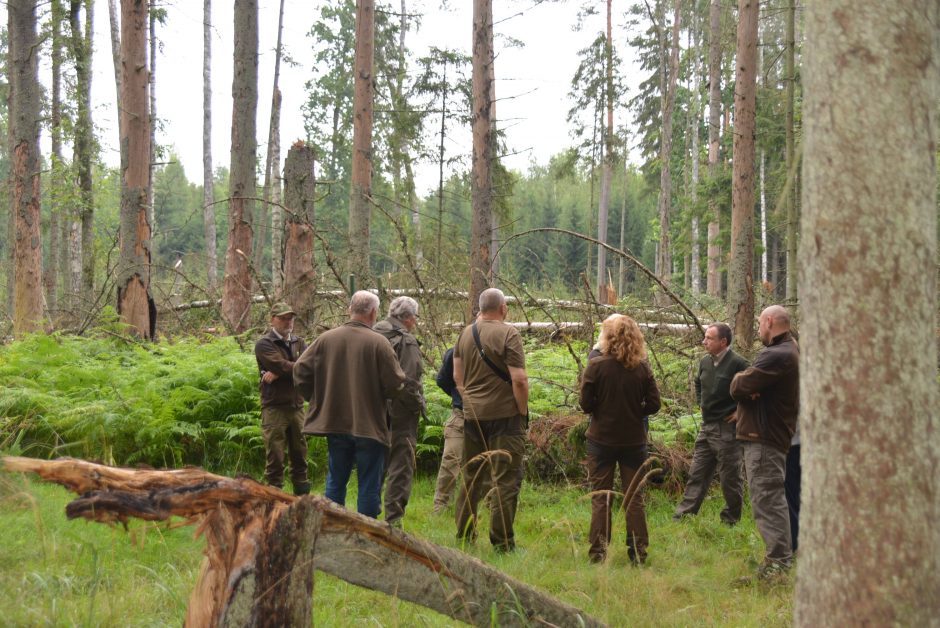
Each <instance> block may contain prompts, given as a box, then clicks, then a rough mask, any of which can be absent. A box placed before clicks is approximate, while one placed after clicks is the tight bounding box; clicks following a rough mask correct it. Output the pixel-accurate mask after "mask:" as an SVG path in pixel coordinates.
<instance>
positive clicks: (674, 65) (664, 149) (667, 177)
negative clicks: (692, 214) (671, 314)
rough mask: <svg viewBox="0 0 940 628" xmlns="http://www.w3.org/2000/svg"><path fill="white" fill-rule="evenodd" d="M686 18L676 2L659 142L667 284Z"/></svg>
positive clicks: (662, 262)
mask: <svg viewBox="0 0 940 628" xmlns="http://www.w3.org/2000/svg"><path fill="white" fill-rule="evenodd" d="M681 18H682V12H681V6H680V2H679V0H676V1H675V4H674V10H673V18H672V38H671V42H670V46H669V66H668V67H669V74H668V79H667V82H666V85H665V88H666V89H665V90H664V91H663V94H662V121H663V128H662V137H661V139H660V143H659V146H660V148H659V161H660V174H659V248H658V249H657V260H656V261H657V263H656V266H657V268H658V269H659V277H660V279H662V280H663V282H664V283H666V284H667V285H668V284H669V282H670V280H671V278H672V242H671V237H670V233H669V231H670V213H671V212H672V169H671V168H670V158H671V155H672V113H673V109H674V105H675V102H676V85H677V83H678V80H679V22H680V20H681Z"/></svg>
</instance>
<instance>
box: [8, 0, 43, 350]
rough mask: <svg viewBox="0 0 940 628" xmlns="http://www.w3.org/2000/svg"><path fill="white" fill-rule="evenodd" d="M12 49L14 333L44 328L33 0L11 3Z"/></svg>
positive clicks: (39, 111)
mask: <svg viewBox="0 0 940 628" xmlns="http://www.w3.org/2000/svg"><path fill="white" fill-rule="evenodd" d="M7 20H8V22H7V23H8V30H7V32H8V35H9V38H10V40H9V46H10V53H9V54H10V71H9V80H10V110H9V117H10V120H9V125H10V131H9V132H10V147H11V149H12V150H11V152H12V155H11V158H12V159H11V161H12V164H11V168H10V183H11V185H10V191H11V209H12V211H13V212H14V214H15V219H14V220H15V227H14V234H13V256H14V273H15V283H14V285H13V334H14V335H15V336H16V337H20V336H22V335H23V334H26V333H29V332H33V331H37V330H39V329H41V328H42V238H41V231H40V204H41V198H42V197H41V195H40V191H39V180H40V179H39V170H40V155H39V125H40V121H41V119H42V113H41V110H40V100H39V95H40V89H41V88H40V85H39V38H38V35H37V33H36V2H35V0H11V1H10V2H8V3H7Z"/></svg>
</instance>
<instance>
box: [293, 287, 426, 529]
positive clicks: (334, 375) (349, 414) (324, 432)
mask: <svg viewBox="0 0 940 628" xmlns="http://www.w3.org/2000/svg"><path fill="white" fill-rule="evenodd" d="M378 311H379V298H378V297H377V296H375V295H374V294H372V293H371V292H368V291H365V290H360V291H359V292H356V293H355V294H354V295H353V296H352V299H350V302H349V321H348V322H347V323H346V324H345V325H341V326H340V327H337V328H335V329H331V330H329V331H327V332H324V333H322V334H320V336H319V337H318V338H317V339H316V340H315V341H314V342H313V344H312V345H310V347H309V348H308V349H307V350H306V351H305V352H304V354H303V355H302V356H301V357H300V359H299V360H298V361H297V363H296V364H295V365H294V385H295V386H296V387H297V390H299V391H300V393H301V394H302V395H303V396H304V398H305V399H307V401H309V402H310V406H309V407H308V409H307V419H306V422H305V423H304V434H310V435H312V436H325V437H326V442H327V450H328V461H327V473H326V490H325V491H324V492H325V495H326V497H327V498H329V499H331V500H333V501H334V502H336V503H337V504H340V505H345V504H346V485H347V483H348V482H349V477H350V475H352V469H353V467H355V468H356V474H357V476H358V480H359V495H358V501H357V505H356V506H357V510H358V511H359V512H360V513H362V514H364V515H366V516H368V517H373V518H376V517H378V516H379V512H381V507H382V503H381V494H382V472H383V470H384V467H385V455H386V449H387V448H388V446H389V442H390V439H389V429H388V422H387V420H386V404H385V401H386V399H392V398H395V397H399V396H402V398H403V401H404V403H405V405H406V406H407V407H410V408H418V407H419V406H420V398H419V397H418V395H417V393H416V391H415V390H414V389H413V388H411V387H409V386H406V381H407V377H406V376H405V373H404V372H403V371H402V370H401V367H400V366H399V365H398V358H396V357H395V351H394V350H392V346H391V345H390V344H389V343H388V341H387V340H386V339H385V338H383V337H382V336H380V335H379V334H377V333H375V332H374V331H373V330H372V326H373V325H375V320H376V318H378Z"/></svg>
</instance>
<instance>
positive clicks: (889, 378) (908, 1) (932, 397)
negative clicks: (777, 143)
mask: <svg viewBox="0 0 940 628" xmlns="http://www.w3.org/2000/svg"><path fill="white" fill-rule="evenodd" d="M807 6H808V13H807V16H806V48H805V51H806V52H805V57H804V59H805V68H806V69H805V71H804V73H803V76H804V77H806V80H805V83H804V86H805V87H804V89H805V93H806V99H805V101H804V102H805V106H804V109H803V128H804V129H805V133H804V138H805V139H804V143H803V146H804V147H805V148H804V151H805V152H804V155H805V156H804V162H803V183H804V187H803V203H802V210H803V217H802V237H801V238H800V247H801V251H800V273H801V274H800V281H799V286H800V304H801V308H800V309H801V312H802V314H803V316H802V320H803V325H802V329H801V331H802V337H801V344H802V346H803V347H804V353H803V357H802V358H801V362H802V365H801V369H802V371H803V372H802V373H801V378H800V383H801V387H800V393H801V402H802V409H801V414H800V421H801V429H802V438H803V453H802V455H803V473H804V475H803V487H804V488H803V510H802V516H801V522H800V559H799V561H798V577H797V580H796V602H795V610H794V625H796V626H801V627H802V626H820V625H830V626H860V625H870V626H936V625H937V622H938V617H940V595H938V592H940V526H938V525H937V521H938V519H940V499H938V497H940V439H938V435H940V413H938V411H937V410H938V408H940V400H938V395H937V337H936V324H937V323H936V321H937V318H936V317H937V277H936V270H935V269H936V261H937V257H936V255H937V204H936V203H937V196H936V194H937V133H938V130H940V129H938V120H937V99H938V97H940V32H938V30H937V25H938V24H940V4H938V3H937V2H936V1H935V0H898V2H892V3H884V2H880V1H879V0H830V1H828V2H813V3H810V4H808V5H807ZM902 121H903V122H902ZM891 417H904V428H903V429H897V428H898V426H897V424H896V423H894V422H893V421H891V420H890V418H891Z"/></svg>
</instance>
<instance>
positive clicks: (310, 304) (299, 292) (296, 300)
mask: <svg viewBox="0 0 940 628" xmlns="http://www.w3.org/2000/svg"><path fill="white" fill-rule="evenodd" d="M314 165H315V164H314V151H313V148H312V147H311V146H308V145H306V144H304V143H303V142H297V143H296V144H294V145H293V146H291V148H290V150H288V151H287V160H286V161H285V162H284V206H285V207H287V209H288V214H287V242H286V244H285V246H284V294H285V295H287V297H288V298H289V299H290V305H291V307H293V308H294V310H295V311H296V312H297V333H298V334H303V333H304V332H305V331H306V332H307V333H308V334H309V333H311V332H312V331H313V329H314V325H315V324H316V310H315V303H316V288H317V281H316V280H317V267H316V257H315V256H314V233H313V225H314V218H315V216H314V200H315V199H316V181H317V180H316V175H315V172H314Z"/></svg>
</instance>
